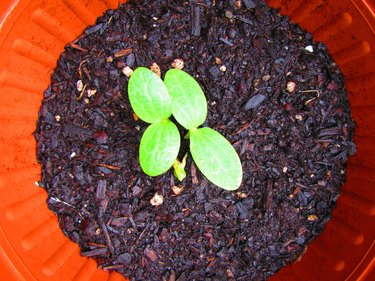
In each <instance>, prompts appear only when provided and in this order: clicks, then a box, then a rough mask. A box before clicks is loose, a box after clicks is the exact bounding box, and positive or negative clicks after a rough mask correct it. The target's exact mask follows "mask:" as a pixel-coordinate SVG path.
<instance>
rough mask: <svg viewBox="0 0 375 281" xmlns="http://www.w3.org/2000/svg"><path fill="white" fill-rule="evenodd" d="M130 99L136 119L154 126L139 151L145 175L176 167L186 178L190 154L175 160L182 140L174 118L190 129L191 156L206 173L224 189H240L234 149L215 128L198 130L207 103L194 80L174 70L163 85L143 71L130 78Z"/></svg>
mask: <svg viewBox="0 0 375 281" xmlns="http://www.w3.org/2000/svg"><path fill="white" fill-rule="evenodd" d="M128 95H129V100H130V104H131V106H132V108H133V110H134V112H135V113H136V114H137V116H138V117H139V118H140V119H142V120H143V121H145V122H147V123H151V125H150V126H149V127H148V128H147V129H146V131H145V132H144V134H143V136H142V139H141V143H140V148H139V159H140V164H141V167H142V169H143V171H144V172H145V173H146V174H147V175H149V176H157V175H160V174H162V173H164V172H166V171H167V170H169V169H170V168H171V167H172V166H173V167H174V169H175V171H174V172H175V175H176V177H177V178H178V179H179V180H182V179H183V178H184V177H185V176H186V173H185V171H184V166H185V164H186V156H185V157H184V158H183V159H182V161H181V162H180V161H179V160H178V159H177V154H178V151H179V148H180V139H181V138H180V135H179V132H178V130H177V127H176V125H175V124H174V123H173V122H172V121H170V120H169V117H170V116H171V115H172V114H173V116H174V118H175V119H176V121H177V122H178V123H179V124H181V125H182V126H183V127H184V128H185V129H186V130H188V132H187V134H186V138H189V139H190V153H191V155H192V158H193V160H194V162H195V164H196V165H197V167H198V168H199V170H200V171H201V172H202V173H203V175H204V176H205V177H206V178H207V179H208V180H210V181H211V182H212V183H214V184H215V185H217V186H219V187H221V188H223V189H226V190H235V189H237V188H238V187H239V186H240V184H241V181H242V166H241V162H240V158H239V157H238V155H237V153H236V151H235V149H234V148H233V146H232V145H231V144H230V143H229V142H228V140H227V139H225V137H224V136H222V135H221V134H220V133H218V132H216V131H215V130H213V129H211V128H207V127H203V128H199V126H201V125H202V124H203V122H204V121H205V120H206V118H207V101H206V97H205V95H204V93H203V91H202V89H201V87H200V86H199V84H198V82H197V81H196V80H195V79H194V78H193V77H192V76H190V75H189V74H187V73H186V72H184V71H182V70H178V69H171V70H169V71H167V73H166V74H165V77H164V82H163V81H162V80H161V79H160V78H159V77H158V76H157V75H156V74H155V73H153V72H152V71H151V70H149V69H147V68H145V67H139V68H137V69H136V70H135V71H134V72H133V74H132V76H131V77H130V80H129V85H128Z"/></svg>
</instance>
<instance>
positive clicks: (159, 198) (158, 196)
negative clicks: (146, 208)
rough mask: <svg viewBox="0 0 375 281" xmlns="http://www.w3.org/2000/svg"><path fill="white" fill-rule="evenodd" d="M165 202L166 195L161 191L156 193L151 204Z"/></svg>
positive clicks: (157, 204) (155, 204)
mask: <svg viewBox="0 0 375 281" xmlns="http://www.w3.org/2000/svg"><path fill="white" fill-rule="evenodd" d="M163 202H164V196H163V195H161V194H159V193H155V195H154V196H153V197H152V198H151V200H150V204H151V205H152V206H160V205H161V204H163Z"/></svg>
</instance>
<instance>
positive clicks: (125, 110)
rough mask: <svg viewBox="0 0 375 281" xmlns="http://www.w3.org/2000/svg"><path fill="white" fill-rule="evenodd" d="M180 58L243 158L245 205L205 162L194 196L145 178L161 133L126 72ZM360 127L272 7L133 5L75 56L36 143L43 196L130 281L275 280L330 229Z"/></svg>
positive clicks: (56, 77)
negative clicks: (214, 178)
mask: <svg viewBox="0 0 375 281" xmlns="http://www.w3.org/2000/svg"><path fill="white" fill-rule="evenodd" d="M238 3H240V4H241V7H239V6H238ZM308 46H311V47H308ZM306 47H307V48H306ZM309 48H312V50H311V49H310V50H309ZM176 58H181V59H183V60H184V62H185V68H184V70H185V71H187V72H188V73H190V74H191V75H193V76H195V77H196V78H197V80H198V82H199V83H200V85H201V86H202V88H203V90H204V92H205V93H206V96H207V100H208V108H209V113H208V119H207V125H208V126H209V127H211V128H214V129H216V130H218V131H219V132H221V133H222V134H223V135H224V136H226V137H227V138H228V139H229V140H230V142H231V143H232V144H233V145H234V147H235V148H236V150H237V151H238V153H239V155H240V158H241V161H242V164H243V169H244V179H243V183H242V185H241V187H240V189H239V190H238V191H236V192H228V191H224V190H222V189H220V188H218V187H216V186H214V185H213V184H211V183H210V182H208V181H207V180H206V179H205V178H204V177H203V176H202V175H201V173H200V172H199V170H197V168H196V167H195V166H194V164H193V163H192V162H191V157H190V158H189V159H188V163H187V171H188V176H187V178H186V179H185V180H184V181H183V182H181V183H180V182H178V181H177V179H175V177H174V176H173V172H172V171H169V172H168V173H166V174H164V175H162V176H159V177H155V178H150V177H148V176H146V175H145V174H144V173H143V172H142V171H141V169H140V166H139V162H138V145H139V141H140V138H141V136H142V132H143V131H144V129H145V128H146V126H147V124H145V123H143V122H142V121H140V120H136V119H137V118H136V116H134V115H133V112H132V110H131V108H130V104H129V101H128V99H127V90H126V89H127V82H128V78H127V77H126V76H125V75H124V74H123V73H122V69H123V68H124V67H125V66H126V65H128V66H130V67H132V68H133V69H134V68H135V67H137V66H150V65H151V64H152V63H154V62H156V63H157V64H158V65H159V66H160V68H161V70H162V75H164V73H165V71H166V70H167V69H169V68H170V65H171V63H172V61H173V60H174V59H176ZM79 80H81V81H82V84H83V88H84V89H82V90H81V86H80V85H79V83H78V85H77V82H78V81H79ZM288 82H293V83H295V89H294V90H293V91H292V89H290V87H291V86H293V85H291V84H292V83H289V84H288ZM287 86H289V91H290V92H288V90H287ZM95 91H96V92H95ZM353 128H354V123H353V120H352V118H351V116H350V111H349V105H348V101H347V92H346V90H345V86H344V80H343V77H342V76H341V74H340V71H339V69H338V67H337V66H336V64H335V63H334V62H333V61H332V59H331V57H330V55H329V54H328V51H327V49H326V47H325V46H324V45H322V44H321V43H317V42H314V41H313V38H312V36H311V35H310V34H308V33H306V32H304V31H303V30H301V29H300V28H299V27H298V26H296V25H295V24H293V23H291V22H290V21H289V20H288V18H286V17H281V16H279V15H278V14H277V12H276V11H275V10H272V9H270V8H268V7H267V6H265V5H264V4H263V3H262V2H261V1H251V0H247V1H224V0H216V1H211V0H206V1H200V2H198V1H183V0H177V1H176V0H155V1H146V0H142V1H135V0H134V1H129V3H128V4H126V5H124V6H121V7H120V8H119V9H118V10H113V11H108V12H107V13H106V14H105V15H104V16H103V17H101V18H99V19H98V21H97V24H96V25H95V26H91V27H89V28H87V29H86V30H85V32H84V33H83V34H82V36H80V37H79V38H78V39H77V40H76V41H75V42H73V43H71V44H69V45H67V46H66V49H65V52H64V53H62V54H61V57H60V59H59V61H58V65H57V67H56V69H55V71H54V73H53V74H52V77H51V86H50V87H49V88H48V89H47V90H46V91H45V98H44V101H43V106H42V108H41V110H40V116H39V120H38V127H37V130H36V133H35V136H36V140H37V148H38V159H39V161H40V163H41V165H42V179H41V181H40V186H42V187H43V188H45V189H46V190H47V192H48V195H49V199H48V202H47V203H48V206H49V208H50V209H51V210H52V211H54V212H55V213H56V214H57V215H58V217H59V223H60V226H61V228H62V230H63V231H64V233H65V234H66V235H67V236H68V237H69V238H70V239H72V240H73V241H74V242H77V243H78V244H79V245H80V247H81V250H82V255H83V256H87V257H93V258H95V259H96V260H97V262H98V265H99V267H100V268H103V269H107V270H117V271H119V272H120V273H122V274H124V275H125V276H128V277H130V278H131V279H132V280H171V281H172V280H264V279H266V278H267V277H269V276H270V275H272V274H273V273H275V272H276V271H278V270H279V269H280V268H281V267H283V266H285V265H287V264H289V263H290V262H292V261H295V260H296V259H298V258H299V257H300V256H301V255H302V254H303V253H304V251H305V249H306V246H307V245H308V243H309V242H310V241H311V240H312V239H313V238H314V237H316V236H317V235H318V234H319V233H320V232H321V231H322V229H323V227H324V225H325V223H326V222H327V221H328V220H329V217H330V213H331V210H332V208H333V207H334V206H335V202H336V200H337V198H338V196H339V191H340V188H341V186H342V184H343V182H344V181H345V162H346V161H347V159H348V156H349V155H350V154H353V153H354V152H355V145H354V144H353V142H352V137H353ZM184 141H185V140H184ZM185 142H186V141H185ZM186 149H187V143H184V144H183V148H182V150H181V154H180V157H182V156H183V155H184V153H185V151H186ZM218 153H220V151H218ZM174 185H176V186H180V187H183V188H184V189H183V191H182V193H181V194H179V195H175V194H174V193H173V191H172V187H173V186H174ZM155 193H159V194H162V195H163V196H164V203H163V204H162V205H160V206H156V207H155V206H152V205H151V204H150V199H151V198H152V197H153V196H154V195H155ZM163 278H165V279H163Z"/></svg>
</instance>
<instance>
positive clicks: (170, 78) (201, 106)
mask: <svg viewBox="0 0 375 281" xmlns="http://www.w3.org/2000/svg"><path fill="white" fill-rule="evenodd" d="M164 84H165V86H166V87H167V89H168V92H169V95H170V96H171V98H172V114H173V116H174V117H175V118H176V120H177V122H178V123H180V124H181V125H182V126H183V127H185V128H186V129H188V130H191V129H194V128H197V127H198V126H200V125H202V124H203V122H204V120H206V117H207V100H206V97H205V96H204V93H203V91H202V89H201V87H200V86H199V84H198V82H197V81H195V79H194V78H193V77H192V76H190V75H189V74H187V73H186V72H184V71H182V70H178V69H170V70H168V71H167V73H166V74H165V78H164Z"/></svg>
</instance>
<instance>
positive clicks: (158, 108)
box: [128, 67, 172, 123]
mask: <svg viewBox="0 0 375 281" xmlns="http://www.w3.org/2000/svg"><path fill="white" fill-rule="evenodd" d="M128 95H129V101H130V104H131V106H132V108H133V110H134V112H135V114H137V116H138V117H139V118H140V119H142V120H143V121H145V122H147V123H155V122H159V121H160V120H164V119H168V117H169V116H171V114H172V102H171V98H170V96H169V94H168V91H167V88H166V87H165V85H164V83H163V80H161V79H160V77H159V76H157V75H156V74H155V73H153V72H152V71H151V70H149V69H148V68H146V67H138V68H137V69H136V70H135V71H134V72H133V74H132V75H131V76H130V79H129V84H128Z"/></svg>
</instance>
